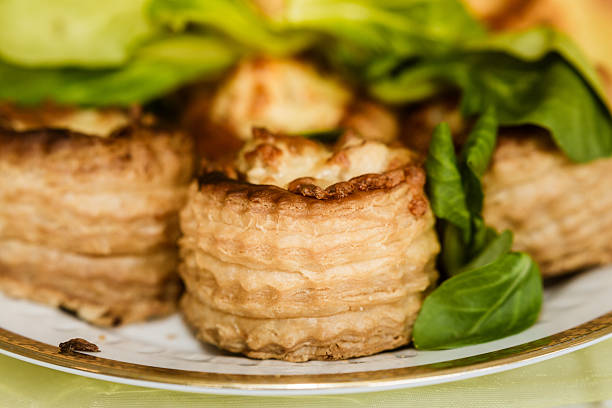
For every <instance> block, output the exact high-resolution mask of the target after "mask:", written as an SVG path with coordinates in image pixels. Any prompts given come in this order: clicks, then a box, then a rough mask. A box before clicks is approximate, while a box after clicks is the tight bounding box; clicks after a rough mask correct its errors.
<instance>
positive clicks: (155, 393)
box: [0, 340, 612, 408]
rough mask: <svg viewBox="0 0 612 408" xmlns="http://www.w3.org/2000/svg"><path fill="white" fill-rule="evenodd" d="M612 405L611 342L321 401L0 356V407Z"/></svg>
mask: <svg viewBox="0 0 612 408" xmlns="http://www.w3.org/2000/svg"><path fill="white" fill-rule="evenodd" d="M608 399H612V340H607V341H605V342H602V343H600V344H597V345H594V346H591V347H588V348H586V349H583V350H579V351H576V352H573V353H570V354H568V355H565V356H562V357H557V358H554V359H552V360H548V361H544V362H541V363H538V364H534V365H531V366H527V367H522V368H517V369H514V370H511V371H507V372H504V373H499V374H493V375H489V376H485V377H480V378H473V379H469V380H463V381H458V382H454V383H448V384H441V385H434V386H427V387H420V388H413V389H405V390H396V391H386V392H377V393H365V394H350V395H337V396H321V397H316V396H314V397H235V396H218V395H198V394H189V393H181V392H172V391H162V390H154V389H146V388H140V387H134V386H128V385H121V384H114V383H110V382H105V381H99V380H92V379H88V378H84V377H79V376H76V375H72V374H65V373H61V372H58V371H54V370H51V369H47V368H42V367H38V366H35V365H32V364H28V363H24V362H21V361H18V360H15V359H11V358H8V357H5V356H1V355H0V407H2V408H4V407H7V408H8V407H10V408H21V407H32V408H36V407H44V408H71V407H94V408H107V407H109V408H110V407H113V408H114V407H142V408H144V407H147V408H158V407H172V408H174V407H232V408H233V407H248V408H250V407H253V408H261V407H267V406H270V407H285V406H290V407H295V408H297V407H338V408H344V407H381V408H383V407H384V408H394V407H402V408H410V407H427V408H437V407H444V408H448V407H453V408H454V407H470V408H479V407H483V408H497V407H503V408H513V407H521V408H530V407H538V408H544V407H554V406H560V405H569V404H576V403H585V402H591V401H601V400H608Z"/></svg>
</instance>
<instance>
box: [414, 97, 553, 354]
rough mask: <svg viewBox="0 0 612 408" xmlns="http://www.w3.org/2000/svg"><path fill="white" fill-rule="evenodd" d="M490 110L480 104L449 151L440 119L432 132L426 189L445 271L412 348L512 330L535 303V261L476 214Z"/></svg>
mask: <svg viewBox="0 0 612 408" xmlns="http://www.w3.org/2000/svg"><path fill="white" fill-rule="evenodd" d="M496 133H497V119H496V113H495V111H494V110H493V109H487V110H486V112H485V114H483V115H482V116H481V117H480V119H479V120H478V121H477V122H476V124H475V125H474V128H473V129H472V131H471V132H470V134H469V136H468V139H467V141H466V143H465V145H464V146H463V149H462V151H461V153H460V155H459V157H458V158H457V156H456V154H455V148H454V145H453V140H452V136H451V134H450V130H449V128H448V126H447V125H446V124H444V123H442V124H440V125H439V126H438V127H437V128H436V130H435V132H434V135H433V138H432V141H431V145H430V148H429V155H428V157H427V161H426V164H425V165H426V169H427V189H428V192H429V197H430V201H431V205H432V208H433V212H434V214H435V215H436V217H437V218H438V228H439V229H440V230H441V233H442V254H441V257H440V262H441V266H442V268H443V269H444V271H445V272H446V273H447V275H448V276H450V278H449V279H447V280H446V281H444V282H443V283H442V284H441V285H440V286H439V287H438V288H436V289H435V290H434V291H433V292H432V293H431V294H430V295H429V296H428V297H427V298H426V299H425V302H424V303H423V307H422V308H421V311H420V312H419V316H418V317H417V320H416V322H415V326H414V330H413V339H414V344H415V347H417V348H420V349H446V348H454V347H460V346H465V345H470V344H477V343H482V342H485V341H490V340H495V339H498V338H502V337H506V336H508V335H510V334H514V333H518V332H520V331H522V330H524V329H526V328H527V327H529V326H531V325H532V324H533V323H534V322H535V321H536V319H537V317H538V314H539V312H540V308H541V304H542V282H541V277H540V272H539V269H538V266H537V265H536V264H535V262H533V260H532V259H531V258H530V257H529V256H528V255H526V254H523V253H516V252H511V248H512V233H511V232H510V231H504V232H502V233H501V234H498V233H497V232H496V231H495V230H493V229H492V228H489V227H487V226H486V225H485V223H484V220H483V219H482V214H481V212H482V202H483V194H482V184H481V179H482V176H483V174H484V172H485V171H486V169H487V166H488V164H489V161H490V160H491V156H492V153H493V149H494V147H495V138H496Z"/></svg>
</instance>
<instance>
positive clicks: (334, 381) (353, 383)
mask: <svg viewBox="0 0 612 408" xmlns="http://www.w3.org/2000/svg"><path fill="white" fill-rule="evenodd" d="M610 334H612V312H608V313H606V314H604V315H602V316H600V317H598V318H596V319H593V320H591V321H589V322H586V323H583V324H581V325H579V326H576V327H573V328H571V329H568V330H565V331H563V332H560V333H556V334H553V335H551V336H547V337H543V338H541V339H538V340H534V341H530V342H528V343H524V344H521V345H518V346H514V347H509V348H506V349H502V350H497V351H493V352H489V353H485V354H479V355H475V356H470V357H465V358H460V359H456V360H449V361H444V362H440V363H433V364H426V365H420V366H413V367H405V368H394V369H388V370H376V371H364V372H353V373H343V374H309V375H245V374H220V373H208V372H199V371H188V370H177V369H171V368H161V367H151V366H146V365H141V364H132V363H127V362H123V361H117V360H111V359H107V358H101V357H95V356H92V355H88V354H81V353H70V354H60V353H59V349H58V347H57V346H51V345H49V344H45V343H42V342H39V341H36V340H32V339H29V338H27V337H24V336H21V335H19V334H16V333H13V332H11V331H8V330H5V329H2V328H0V348H1V349H4V350H6V351H8V352H10V353H13V354H16V355H19V356H23V357H26V358H29V359H33V360H37V361H39V362H44V363H47V364H51V365H55V366H60V367H63V368H67V369H72V370H78V371H82V372H84V373H88V374H95V375H101V376H106V377H118V378H120V379H129V380H135V381H143V382H147V383H159V384H172V385H176V386H183V387H194V388H201V389H210V390H211V391H212V390H214V389H217V390H228V391H229V390H243V391H308V390H312V391H316V390H334V389H336V390H338V389H340V388H351V389H355V388H379V387H381V388H391V387H393V388H395V387H398V388H399V387H402V386H405V387H407V386H410V385H414V384H416V383H422V382H425V381H426V382H428V383H434V382H437V383H439V382H444V381H450V380H451V379H452V378H453V377H457V376H459V375H464V374H466V373H471V374H473V375H476V374H477V372H478V371H483V370H491V369H495V368H496V367H502V366H505V365H508V364H515V363H519V362H526V361H528V360H532V359H538V358H542V357H543V356H546V355H549V354H553V353H557V352H559V351H562V350H567V349H569V348H574V347H577V346H580V345H584V344H586V343H589V342H592V341H594V340H597V339H601V338H603V337H605V336H607V335H610ZM473 375H472V376H473ZM150 385H152V386H154V384H150Z"/></svg>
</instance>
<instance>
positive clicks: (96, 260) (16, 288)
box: [0, 240, 180, 326]
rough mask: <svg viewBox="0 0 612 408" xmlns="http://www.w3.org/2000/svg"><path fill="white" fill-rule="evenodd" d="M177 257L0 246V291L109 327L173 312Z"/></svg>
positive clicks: (10, 242)
mask: <svg viewBox="0 0 612 408" xmlns="http://www.w3.org/2000/svg"><path fill="white" fill-rule="evenodd" d="M176 258H177V254H176V251H175V250H173V249H165V250H162V251H159V252H155V253H151V254H147V255H120V256H103V257H97V256H87V255H80V254H74V253H70V252H67V251H62V250H56V249H50V248H48V247H46V246H41V245H33V244H28V243H23V242H21V241H14V240H0V288H2V290H3V291H5V292H6V293H8V294H9V295H12V296H15V297H25V298H29V299H33V300H36V301H39V302H43V303H47V304H50V305H53V306H58V307H62V308H63V309H65V310H70V311H73V312H74V313H75V314H76V315H78V316H79V317H80V318H82V319H85V320H88V321H90V322H92V323H95V324H98V325H102V326H110V325H113V326H114V325H117V324H123V323H130V322H133V321H138V320H143V319H145V318H151V317H155V316H163V315H166V314H168V313H170V312H172V311H174V310H175V306H176V299H177V296H178V294H179V291H180V283H179V280H178V276H177V275H176V264H177V259H176Z"/></svg>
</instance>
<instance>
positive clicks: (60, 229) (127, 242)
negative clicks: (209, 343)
mask: <svg viewBox="0 0 612 408" xmlns="http://www.w3.org/2000/svg"><path fill="white" fill-rule="evenodd" d="M0 115H3V116H2V117H0V289H2V290H3V291H5V292H7V293H9V294H11V295H13V296H18V297H27V298H30V299H34V300H37V301H41V302H45V303H48V304H52V305H55V306H61V307H63V308H65V309H70V310H72V311H74V312H75V313H76V314H77V315H78V316H79V317H81V318H83V319H85V320H88V321H90V322H93V323H96V324H100V325H114V324H119V323H127V322H131V321H137V320H142V319H146V318H149V317H154V316H159V315H164V314H167V313H170V312H171V311H172V310H174V309H175V306H176V301H177V298H178V295H179V289H180V284H179V281H178V275H177V274H176V266H177V255H178V253H177V244H176V240H177V238H178V235H179V225H178V210H179V209H180V208H181V207H182V205H183V203H184V201H185V199H186V193H187V187H188V183H189V182H190V180H191V177H192V174H193V168H194V158H193V154H194V152H193V143H192V140H191V139H190V138H188V137H186V136H184V135H183V134H181V133H179V132H174V131H169V130H164V129H160V128H154V127H152V126H149V125H148V124H147V123H145V121H144V119H142V118H141V119H139V118H134V117H131V116H127V114H126V113H125V112H123V113H122V112H121V111H109V112H100V111H85V110H83V111H79V110H75V109H68V108H66V109H63V108H62V109H60V108H53V109H51V108H48V107H43V108H40V109H23V110H21V109H20V108H19V109H18V108H14V107H11V108H10V109H7V108H6V107H4V108H3V109H0ZM73 129H80V130H84V129H89V130H90V131H91V132H92V133H91V134H85V133H80V132H77V131H75V130H73ZM108 132H110V133H108Z"/></svg>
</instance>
